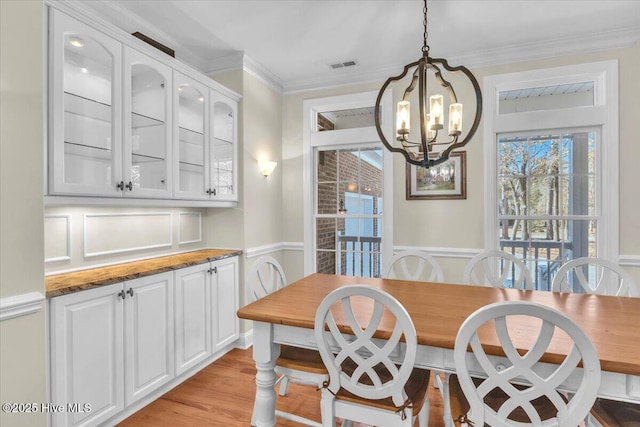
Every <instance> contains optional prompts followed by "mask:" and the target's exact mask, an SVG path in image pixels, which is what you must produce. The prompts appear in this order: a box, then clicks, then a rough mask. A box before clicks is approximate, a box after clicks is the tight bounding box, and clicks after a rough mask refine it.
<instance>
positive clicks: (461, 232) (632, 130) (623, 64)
mask: <svg viewBox="0 0 640 427" xmlns="http://www.w3.org/2000/svg"><path fill="white" fill-rule="evenodd" d="M611 59H617V60H618V61H619V85H620V254H621V256H623V257H625V258H629V257H630V258H632V259H635V260H638V259H640V229H639V228H638V227H637V226H636V225H635V223H636V221H637V218H638V212H640V197H639V196H640V194H639V193H638V190H637V182H639V181H640V170H639V169H638V168H637V167H636V165H635V163H636V162H635V160H634V159H637V158H638V157H639V156H640V147H639V146H638V145H639V144H638V143H637V139H638V137H637V135H639V134H640V122H639V121H638V120H637V118H638V116H639V115H640V106H639V104H638V102H637V100H638V99H640V85H639V84H638V82H637V76H638V75H640V43H637V44H636V45H635V46H633V47H631V48H626V49H615V50H610V51H606V52H600V53H593V54H588V55H579V56H571V57H562V58H552V59H546V60H537V61H529V62H522V63H517V64H509V65H500V66H494V67H487V68H480V69H474V70H472V71H473V73H474V75H475V76H476V78H477V79H478V82H479V83H480V87H482V86H483V81H484V77H485V76H489V75H494V74H503V73H512V72H518V71H525V70H533V69H540V68H548V67H557V66H563V65H572V64H580V63H588V62H596V61H603V60H611ZM381 83H382V82H379V83H375V84H366V85H357V86H348V87H340V88H332V89H327V90H321V91H310V92H303V93H295V94H290V95H285V96H284V99H283V112H282V117H283V129H282V153H283V159H284V167H283V212H282V215H283V223H284V224H285V225H286V226H285V227H284V229H283V240H284V241H289V242H296V241H297V242H301V241H302V234H303V217H302V215H303V207H302V205H301V204H300V202H299V200H301V199H302V191H303V189H302V174H303V163H302V103H303V101H304V100H305V99H313V98H320V97H327V96H334V95H342V94H348V93H357V92H363V91H367V90H378V89H379V87H380V85H381ZM485 96H487V95H486V94H485ZM482 138H483V127H482V125H481V126H480V127H479V128H478V130H477V132H476V136H475V137H474V140H473V141H471V142H470V143H469V144H468V145H467V146H466V147H465V149H466V151H467V153H468V155H467V199H466V200H450V201H449V200H429V201H418V200H411V201H408V200H405V163H404V161H403V158H402V157H401V156H399V155H397V156H394V162H393V168H394V184H393V191H394V232H393V237H394V242H393V243H394V245H395V246H418V247H433V248H453V249H471V250H480V249H481V248H483V247H484V234H483V233H484V231H483V230H484V217H483V212H484V199H483V193H484V182H483V179H484V178H483V162H484V159H483V156H484V153H483V141H482ZM417 218H419V220H417ZM447 224H455V226H454V227H448V226H447ZM285 255H286V256H285V265H286V266H287V267H289V266H299V265H300V264H301V263H302V254H301V253H299V252H291V251H289V252H287V254H285ZM440 261H442V264H443V269H444V272H445V277H446V278H447V280H451V281H461V279H462V269H463V268H464V265H465V262H466V261H467V259H464V258H450V259H447V258H441V259H440ZM625 267H626V268H627V269H628V270H629V271H630V272H631V273H632V275H633V276H634V278H635V279H636V280H637V281H638V282H640V268H638V267H635V266H625ZM287 274H289V271H287ZM290 275H291V276H293V277H298V276H302V270H301V269H297V270H295V271H294V272H293V273H292V274H290Z"/></svg>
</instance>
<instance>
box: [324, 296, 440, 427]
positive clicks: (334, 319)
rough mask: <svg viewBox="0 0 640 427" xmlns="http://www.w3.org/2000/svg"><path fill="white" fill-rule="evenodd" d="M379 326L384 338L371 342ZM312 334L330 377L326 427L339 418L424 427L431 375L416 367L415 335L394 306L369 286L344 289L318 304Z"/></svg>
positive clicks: (397, 305)
mask: <svg viewBox="0 0 640 427" xmlns="http://www.w3.org/2000/svg"><path fill="white" fill-rule="evenodd" d="M354 305H358V306H361V305H365V306H366V307H370V308H371V311H370V312H371V315H370V316H365V317H366V318H356V317H355V315H354V310H353V308H352V307H353V306H354ZM383 313H384V314H383ZM383 315H384V318H383ZM338 323H340V325H341V326H338ZM345 325H347V326H345ZM381 326H382V327H385V328H386V329H388V330H387V331H385V338H376V337H374V334H375V333H376V331H377V329H378V327H381ZM314 328H315V329H314V330H315V337H316V341H317V343H318V349H319V351H320V355H321V356H322V360H323V362H324V363H325V365H326V367H327V370H328V371H329V381H328V382H327V383H325V384H324V386H323V388H322V397H321V406H320V408H321V413H322V423H323V425H324V426H332V427H333V426H335V425H336V421H335V420H336V417H339V418H342V419H343V420H349V421H350V422H353V421H356V422H360V423H366V424H371V425H377V426H385V427H390V426H405V427H408V426H413V424H414V422H415V420H416V418H417V419H418V422H419V425H420V426H421V427H427V425H428V421H429V398H428V396H427V388H428V385H429V371H428V370H423V369H417V368H415V367H414V363H415V359H416V350H417V338H416V330H415V327H414V325H413V322H412V321H411V318H410V317H409V313H407V311H406V309H405V308H404V307H403V306H402V305H401V304H400V302H398V300H396V299H395V298H394V297H393V296H391V295H390V294H388V293H387V292H384V291H382V290H379V289H376V288H373V287H370V286H365V285H350V286H343V287H341V288H338V289H335V290H334V291H332V292H331V293H329V295H327V296H326V297H325V299H324V300H323V301H322V303H320V306H319V307H318V310H317V312H316V317H315V325H314ZM386 332H388V334H387V333H386ZM392 356H396V357H398V358H399V360H396V361H394V360H392ZM350 422H349V424H350ZM344 424H345V423H343V425H344Z"/></svg>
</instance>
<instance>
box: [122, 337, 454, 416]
mask: <svg viewBox="0 0 640 427" xmlns="http://www.w3.org/2000/svg"><path fill="white" fill-rule="evenodd" d="M255 374H256V369H255V365H254V362H253V360H252V359H251V349H249V350H239V349H234V350H232V351H230V352H229V353H227V354H226V355H224V356H223V357H222V358H220V359H218V360H217V361H215V362H214V363H212V364H211V365H209V366H207V367H206V368H205V369H203V370H202V371H200V372H198V373H197V374H196V375H194V376H193V377H191V378H189V379H188V380H186V381H185V382H184V383H182V384H180V385H179V386H177V387H176V388H174V389H173V390H171V391H169V392H168V393H166V394H165V395H163V396H162V397H160V398H159V399H157V400H155V401H154V402H152V403H150V404H149V405H147V406H146V407H144V408H143V409H141V410H140V411H138V412H136V413H135V414H133V415H132V416H130V417H129V418H127V419H126V420H124V421H123V422H122V423H120V424H119V426H122V427H128V426H131V427H156V426H180V427H196V426H197V427H201V426H205V425H206V426H249V425H250V420H251V411H252V410H253V398H254V395H255V389H256V388H255ZM429 398H430V399H431V413H430V416H429V427H443V426H444V423H443V421H442V398H441V397H440V394H439V391H438V390H436V389H434V388H433V386H430V387H429ZM319 400H320V392H319V391H316V390H314V389H313V388H312V387H309V386H301V385H297V384H291V385H290V386H289V390H288V392H287V396H284V397H281V396H278V401H277V404H276V406H277V408H278V409H280V410H283V411H287V412H292V413H296V414H298V415H301V416H304V417H306V418H311V419H314V420H317V421H320V404H319ZM277 422H278V426H282V427H298V426H300V424H298V423H295V422H293V421H288V420H282V419H278V420H277ZM416 425H417V423H416ZM359 427H364V426H362V425H360V426H359Z"/></svg>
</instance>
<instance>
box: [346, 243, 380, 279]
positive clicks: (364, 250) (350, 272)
mask: <svg viewBox="0 0 640 427" xmlns="http://www.w3.org/2000/svg"><path fill="white" fill-rule="evenodd" d="M381 242H382V238H381V237H364V236H360V237H358V236H338V250H337V251H336V271H337V272H338V274H343V275H346V276H361V277H380V269H381V265H380V264H381V260H382V259H381V248H380V245H381Z"/></svg>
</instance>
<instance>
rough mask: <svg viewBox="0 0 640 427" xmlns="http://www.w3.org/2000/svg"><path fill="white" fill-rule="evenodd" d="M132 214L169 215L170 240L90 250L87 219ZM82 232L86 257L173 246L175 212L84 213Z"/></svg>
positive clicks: (168, 233)
mask: <svg viewBox="0 0 640 427" xmlns="http://www.w3.org/2000/svg"><path fill="white" fill-rule="evenodd" d="M132 216H165V217H168V218H169V220H168V222H167V223H168V225H169V228H168V230H167V236H168V241H166V242H160V243H157V244H152V245H146V246H130V247H123V248H120V249H113V250H107V251H97V252H90V251H89V250H88V248H89V236H88V232H87V226H88V224H87V219H88V218H108V217H123V218H125V217H132ZM82 234H83V238H82V240H83V251H84V257H85V258H91V257H96V256H103V255H115V254H120V253H126V252H134V251H141V250H148V249H158V248H167V247H171V246H173V212H127V213H97V214H84V220H83V228H82Z"/></svg>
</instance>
